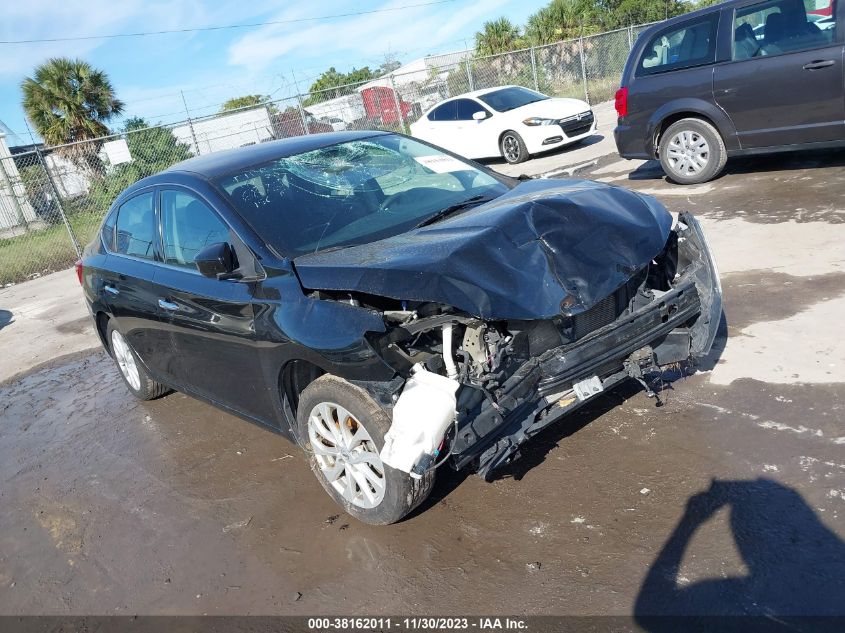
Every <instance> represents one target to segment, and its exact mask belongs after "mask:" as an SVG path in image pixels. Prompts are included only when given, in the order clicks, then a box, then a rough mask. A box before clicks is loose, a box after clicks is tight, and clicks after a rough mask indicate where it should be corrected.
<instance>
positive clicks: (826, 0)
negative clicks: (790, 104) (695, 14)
mask: <svg viewBox="0 0 845 633" xmlns="http://www.w3.org/2000/svg"><path fill="white" fill-rule="evenodd" d="M835 16H836V10H835V5H834V1H833V0H821V1H819V0H770V1H769V2H761V3H759V4H754V5H751V6H747V7H743V8H741V9H737V11H736V13H735V14H734V23H733V29H734V36H733V40H734V45H733V58H734V59H735V60H741V59H750V58H752V57H767V56H771V55H782V54H784V53H794V52H798V51H803V50H810V49H813V48H823V47H826V46H830V45H831V44H832V43H833V42H834V41H835V40H836V18H835Z"/></svg>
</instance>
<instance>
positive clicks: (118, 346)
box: [106, 322, 170, 400]
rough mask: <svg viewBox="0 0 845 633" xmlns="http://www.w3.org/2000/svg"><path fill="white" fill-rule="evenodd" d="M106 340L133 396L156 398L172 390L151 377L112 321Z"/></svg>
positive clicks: (148, 398) (142, 398) (140, 398)
mask: <svg viewBox="0 0 845 633" xmlns="http://www.w3.org/2000/svg"><path fill="white" fill-rule="evenodd" d="M106 340H108V342H109V351H111V355H112V358H114V362H115V363H116V364H117V368H118V370H119V371H120V377H121V378H123V382H124V383H126V386H127V387H128V388H129V391H130V392H131V393H132V395H133V396H135V397H136V398H138V399H139V400H154V399H156V398H160V397H161V396H163V395H164V394H166V393H167V392H168V391H170V389H169V388H168V387H166V386H165V385H162V384H161V383H160V382H156V381H155V380H153V379H152V378H150V375H149V374H148V373H147V370H146V369H144V366H143V365H142V364H141V360H140V359H139V358H138V355H137V354H136V353H135V350H133V349H132V346H131V345H129V342H128V341H127V340H126V338H125V337H124V336H123V334H122V333H121V332H120V330H118V329H117V327H115V325H114V323H112V322H109V326H108V329H107V331H106Z"/></svg>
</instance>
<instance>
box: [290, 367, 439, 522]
mask: <svg viewBox="0 0 845 633" xmlns="http://www.w3.org/2000/svg"><path fill="white" fill-rule="evenodd" d="M296 417H297V434H298V436H299V442H300V444H302V446H303V448H304V449H305V451H306V452H307V453H308V455H309V457H310V463H311V470H313V471H314V474H315V475H316V476H317V479H318V480H319V482H320V484H321V485H322V486H323V488H324V489H325V490H326V492H327V493H329V496H331V497H332V499H334V500H335V502H336V503H337V504H338V505H339V506H340V507H341V508H343V509H344V510H345V511H346V512H347V513H348V514H351V515H352V516H354V517H355V518H356V519H358V520H359V521H363V522H364V523H370V524H373V525H387V524H390V523H395V522H396V521H399V520H400V519H401V518H402V517H404V516H405V515H407V514H408V513H409V512H411V510H413V509H414V508H416V507H417V506H418V505H419V504H420V503H422V502H423V501H424V500H425V498H426V497H428V495H429V493H430V492H431V488H432V486H433V485H434V472H433V471H430V472H428V473H427V474H425V475H424V476H423V477H422V478H421V479H414V478H412V477H411V476H410V475H409V474H408V473H404V472H402V471H399V470H396V469H394V468H391V467H390V466H388V465H387V464H385V463H384V462H382V460H381V457H380V456H379V453H380V452H381V449H382V447H383V446H384V436H385V434H386V433H387V431H388V429H389V428H390V418H389V417H388V415H387V413H386V412H385V411H384V409H382V408H381V407H380V406H379V405H378V403H377V402H376V401H375V400H373V398H372V397H371V396H370V395H369V394H368V393H367V392H366V391H364V390H363V389H362V388H360V387H358V386H356V385H353V384H352V383H350V382H347V381H346V380H343V379H342V378H338V377H337V376H331V375H325V376H321V377H320V378H318V379H317V380H315V381H314V382H312V383H311V384H310V385H308V386H307V387H306V388H305V389H304V390H303V391H302V395H301V396H300V398H299V405H298V407H297V416H296Z"/></svg>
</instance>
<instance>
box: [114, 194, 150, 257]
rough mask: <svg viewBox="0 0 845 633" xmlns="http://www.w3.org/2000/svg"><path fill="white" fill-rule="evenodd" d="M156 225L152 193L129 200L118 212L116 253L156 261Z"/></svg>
mask: <svg viewBox="0 0 845 633" xmlns="http://www.w3.org/2000/svg"><path fill="white" fill-rule="evenodd" d="M155 225H156V222H155V210H154V204H153V192H152V191H150V192H148V193H142V194H140V195H137V196H135V197H134V198H131V199H129V200H127V201H126V202H124V203H123V204H122V205H121V206H120V209H119V210H118V212H117V223H116V231H115V241H114V251H115V252H117V253H121V254H123V255H132V256H133V257H141V258H142V259H155Z"/></svg>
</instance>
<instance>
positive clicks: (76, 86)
mask: <svg viewBox="0 0 845 633" xmlns="http://www.w3.org/2000/svg"><path fill="white" fill-rule="evenodd" d="M21 91H22V92H23V109H24V111H25V112H26V116H27V118H28V119H29V120H30V122H32V125H33V126H34V127H35V130H36V131H37V132H38V134H39V135H40V136H41V138H43V139H44V142H45V143H46V144H47V145H61V144H64V143H73V142H76V141H86V140H91V139H96V138H99V137H101V136H106V135H107V134H108V133H109V128H108V127H107V126H106V122H107V121H109V120H110V119H111V118H112V117H114V116H117V115H119V114H121V113H122V112H123V102H122V101H120V100H119V99H118V98H117V97H116V96H115V92H114V88H113V87H112V84H111V81H109V78H108V77H107V76H106V74H105V73H104V72H103V71H101V70H97V69H96V68H94V67H92V66H91V65H90V64H89V63H88V62H85V61H82V60H80V59H68V58H66V57H54V58H52V59H49V60H47V62H45V63H44V64H41V65H40V66H38V67H37V68H36V69H35V72H34V73H33V76H32V77H27V78H26V79H24V80H23V83H21ZM72 153H74V154H78V151H75V152H72ZM86 153H90V154H91V155H94V154H96V151H93V152H92V151H91V148H88V151H87V152H86ZM89 162H90V161H89Z"/></svg>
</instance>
